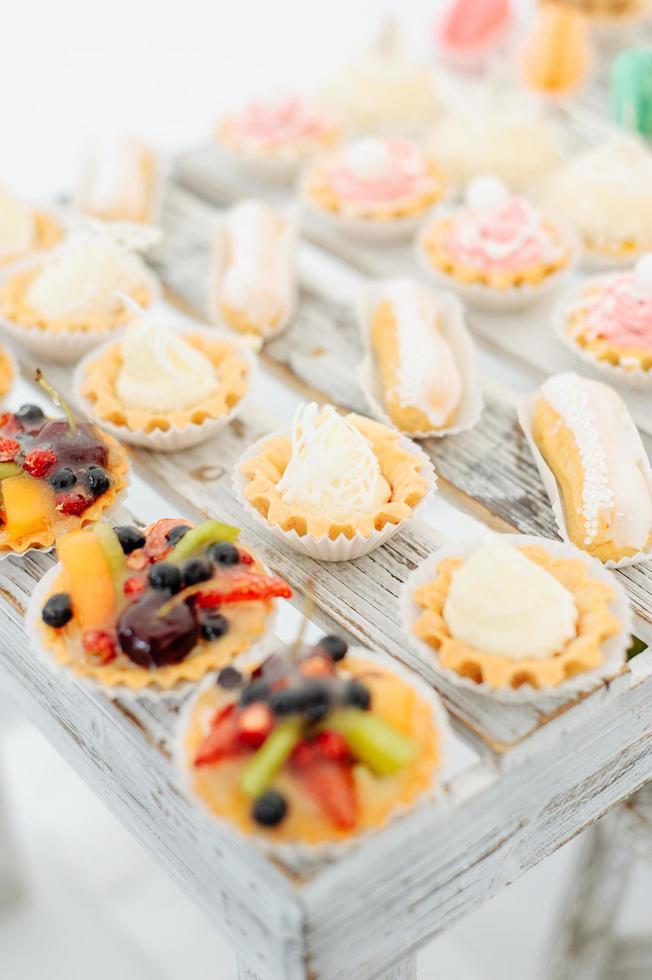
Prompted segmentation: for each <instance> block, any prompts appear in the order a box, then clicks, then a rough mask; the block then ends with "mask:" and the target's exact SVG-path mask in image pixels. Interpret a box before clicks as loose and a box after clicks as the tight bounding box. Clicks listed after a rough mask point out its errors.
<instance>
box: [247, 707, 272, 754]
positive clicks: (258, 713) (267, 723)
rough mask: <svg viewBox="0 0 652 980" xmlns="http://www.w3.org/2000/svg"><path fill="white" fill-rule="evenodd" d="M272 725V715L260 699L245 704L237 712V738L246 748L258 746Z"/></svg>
mask: <svg viewBox="0 0 652 980" xmlns="http://www.w3.org/2000/svg"><path fill="white" fill-rule="evenodd" d="M273 727H274V715H273V714H272V712H271V710H270V709H269V708H268V706H267V705H266V704H263V702H262V701H256V702H254V704H249V705H247V707H246V708H243V709H242V711H240V712H239V714H238V739H239V741H240V742H241V743H242V745H246V746H247V748H250V749H257V748H259V746H261V745H262V744H263V742H264V741H265V739H266V738H267V736H268V735H269V733H270V732H271V730H272V728H273Z"/></svg>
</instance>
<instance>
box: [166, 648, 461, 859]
mask: <svg viewBox="0 0 652 980" xmlns="http://www.w3.org/2000/svg"><path fill="white" fill-rule="evenodd" d="M349 655H350V656H352V657H364V658H365V659H367V660H377V661H378V662H379V663H381V664H383V665H386V666H389V667H391V670H392V673H394V674H396V676H397V677H399V678H400V679H401V680H402V681H404V682H405V683H407V684H409V685H410V686H411V687H413V688H414V689H415V690H416V691H418V693H419V694H420V695H421V696H422V697H423V698H425V699H426V700H427V701H428V703H429V704H430V706H431V707H432V719H433V725H434V727H435V728H436V730H437V731H438V732H439V747H440V763H439V767H438V768H437V769H436V770H434V771H433V773H432V779H431V782H430V785H429V786H428V787H427V788H426V789H425V790H424V792H423V793H422V794H421V795H420V796H419V797H418V798H417V799H416V800H414V801H413V802H412V803H410V804H402V805H399V806H397V807H396V808H395V809H394V810H393V811H392V812H391V813H389V814H388V815H387V818H386V820H385V821H384V823H382V824H380V825H379V826H378V827H374V828H373V829H370V830H365V831H360V832H359V833H357V834H353V835H352V836H351V837H350V838H349V839H347V840H345V841H337V842H324V843H321V844H306V843H303V842H301V841H296V842H292V843H290V842H283V843H278V842H275V841H273V840H271V839H270V838H269V837H267V836H265V835H264V834H263V833H259V834H252V835H250V836H249V838H248V839H250V840H252V841H253V842H254V843H255V844H256V846H257V847H258V848H259V849H260V850H261V851H262V852H263V853H264V854H266V855H267V856H268V857H270V858H272V859H274V860H277V861H279V862H280V863H281V864H283V866H284V867H285V868H287V870H288V871H290V872H292V873H293V874H298V875H305V874H308V873H310V872H311V871H313V870H314V869H315V868H316V867H318V866H319V865H323V864H325V863H328V862H331V861H334V860H337V859H339V858H340V857H341V856H342V854H345V853H346V852H347V851H350V850H351V849H353V848H355V847H358V846H359V845H360V844H361V843H362V842H363V841H365V840H368V839H369V838H370V837H372V836H373V835H374V834H377V833H379V832H382V830H384V829H385V828H386V827H387V826H389V825H390V824H392V823H393V822H394V821H395V820H400V819H401V817H403V816H405V814H407V813H410V812H412V811H413V810H415V809H416V808H417V807H420V806H423V805H424V804H425V803H428V802H429V801H433V800H437V801H438V805H439V806H441V807H442V808H443V807H445V806H446V804H447V798H446V796H445V793H444V791H443V790H442V788H441V785H440V774H441V772H442V769H443V767H444V765H445V761H446V756H447V753H448V745H449V742H450V738H451V731H450V726H449V722H448V715H447V713H446V710H445V708H444V707H443V705H442V703H441V701H440V699H439V696H438V695H437V693H436V692H435V691H434V690H433V689H432V688H431V687H430V686H429V685H428V684H426V682H425V681H423V680H422V679H421V678H420V677H419V676H418V675H417V674H415V673H413V672H412V671H410V670H408V669H407V668H406V667H404V666H403V665H402V664H401V663H399V662H398V661H397V660H395V659H394V658H393V657H390V656H388V655H387V654H385V653H381V652H380V651H377V650H367V649H365V648H364V647H357V646H355V647H350V648H349ZM248 661H249V662H251V657H248ZM238 665H241V666H244V663H243V662H242V661H240V660H238V661H236V666H238ZM214 683H215V675H214V674H213V675H212V676H210V677H206V678H205V679H204V681H203V682H202V685H201V687H200V688H198V689H197V692H196V694H195V695H194V696H193V697H192V698H190V699H188V701H186V703H185V704H184V705H183V708H182V710H181V712H180V715H179V725H178V730H177V738H176V741H175V746H174V751H173V758H174V761H175V763H176V767H177V772H178V774H179V779H180V782H181V787H182V789H183V790H184V792H185V793H186V794H187V795H188V796H189V797H190V798H191V799H198V797H197V796H196V794H195V793H194V791H193V788H192V781H191V778H190V773H189V770H188V766H187V764H186V758H185V748H184V736H185V733H186V730H187V728H188V725H189V724H190V720H191V718H192V714H193V711H194V708H195V703H196V701H197V699H198V698H199V696H200V694H201V693H202V691H203V690H204V689H205V688H206V687H208V686H210V685H212V684H214ZM200 802H202V805H204V804H203V801H201V800H200ZM205 810H206V812H207V813H209V814H210V817H211V819H212V820H215V821H217V822H218V823H219V824H220V826H221V827H222V828H223V829H224V830H225V831H227V832H229V833H232V834H234V835H236V836H238V837H242V836H246V835H244V833H243V831H240V830H238V828H237V826H236V825H235V824H234V823H232V822H231V821H229V820H227V819H226V818H225V817H219V816H216V815H215V814H214V813H212V811H211V810H210V809H209V808H208V807H206V806H205Z"/></svg>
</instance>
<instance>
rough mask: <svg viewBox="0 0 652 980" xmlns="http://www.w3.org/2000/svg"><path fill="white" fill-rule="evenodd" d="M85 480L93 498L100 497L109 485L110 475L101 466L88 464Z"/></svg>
mask: <svg viewBox="0 0 652 980" xmlns="http://www.w3.org/2000/svg"><path fill="white" fill-rule="evenodd" d="M85 480H86V486H87V487H88V489H89V490H90V492H91V496H92V497H93V498H96V497H101V496H102V494H103V493H106V491H107V490H108V489H109V487H110V486H111V477H110V476H109V474H108V473H107V472H106V470H103V469H102V467H101V466H89V467H88V469H87V470H86V474H85Z"/></svg>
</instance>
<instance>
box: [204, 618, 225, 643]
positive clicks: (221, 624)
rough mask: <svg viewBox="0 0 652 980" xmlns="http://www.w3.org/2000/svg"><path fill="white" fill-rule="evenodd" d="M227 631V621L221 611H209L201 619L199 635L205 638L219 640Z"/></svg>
mask: <svg viewBox="0 0 652 980" xmlns="http://www.w3.org/2000/svg"><path fill="white" fill-rule="evenodd" d="M228 631H229V621H228V619H227V618H226V616H223V615H222V613H209V614H208V615H207V616H204V618H203V619H202V621H201V635H202V636H203V638H204V639H205V640H219V639H220V637H221V636H224V634H225V633H228Z"/></svg>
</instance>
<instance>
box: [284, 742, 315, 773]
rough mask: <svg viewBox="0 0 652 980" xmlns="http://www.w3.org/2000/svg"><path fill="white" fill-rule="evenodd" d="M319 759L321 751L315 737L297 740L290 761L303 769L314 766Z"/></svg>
mask: <svg viewBox="0 0 652 980" xmlns="http://www.w3.org/2000/svg"><path fill="white" fill-rule="evenodd" d="M318 761H319V751H318V749H317V746H316V745H315V742H314V740H313V739H310V740H309V741H308V740H304V741H302V742H297V744H296V745H295V746H294V748H293V749H292V755H291V756H290V762H291V763H292V765H294V766H297V767H300V768H301V769H304V768H307V767H308V766H313V765H314V764H315V763H316V762H318Z"/></svg>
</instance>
